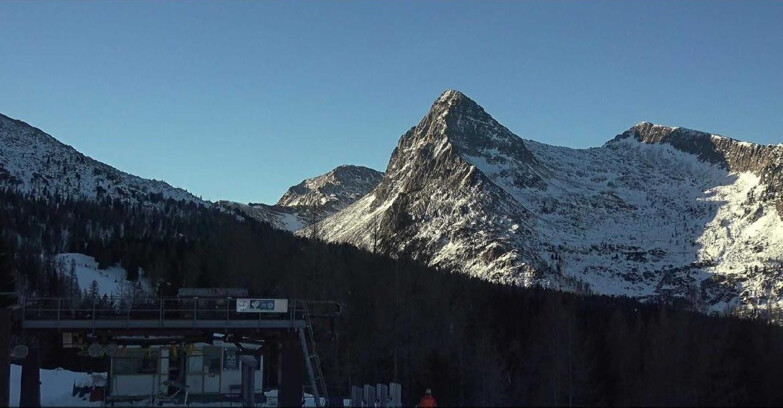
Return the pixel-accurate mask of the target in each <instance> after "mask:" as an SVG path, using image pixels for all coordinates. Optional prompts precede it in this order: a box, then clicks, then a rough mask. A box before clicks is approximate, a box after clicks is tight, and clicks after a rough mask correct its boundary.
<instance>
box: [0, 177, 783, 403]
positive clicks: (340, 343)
mask: <svg viewBox="0 0 783 408" xmlns="http://www.w3.org/2000/svg"><path fill="white" fill-rule="evenodd" d="M0 226H2V234H0V238H2V241H3V242H2V243H0V244H1V245H0V282H2V283H3V285H5V286H4V287H3V289H2V290H3V291H5V290H6V288H7V287H9V285H13V284H14V282H13V281H12V279H16V285H19V286H20V287H21V288H22V289H23V291H24V292H25V293H26V294H38V295H51V296H54V295H59V294H62V293H63V291H65V290H66V289H67V287H68V285H66V284H64V283H63V282H64V277H63V276H61V275H60V274H58V272H57V269H56V268H55V267H54V266H53V262H52V255H54V254H58V253H63V252H79V253H84V254H87V255H90V256H93V257H95V258H96V259H97V260H98V262H99V264H100V265H101V266H102V267H107V266H111V265H115V264H118V263H119V264H121V265H122V266H123V267H125V268H126V269H127V270H128V271H130V274H129V275H130V276H129V277H130V278H132V279H135V278H136V276H134V275H135V273H134V272H136V271H138V270H139V268H141V269H142V270H143V271H144V272H145V276H146V277H148V278H150V279H153V280H156V281H158V282H161V283H162V284H161V285H160V286H159V292H160V293H159V295H172V294H175V293H176V290H177V288H179V287H183V286H188V287H215V286H222V287H247V288H250V290H251V294H253V295H254V296H259V297H287V298H299V299H312V300H317V299H323V300H335V301H340V302H342V303H344V304H345V305H346V308H345V310H344V312H343V314H342V316H341V317H339V318H337V319H335V321H334V323H333V324H330V323H329V322H325V323H324V324H321V325H319V326H318V327H316V336H317V337H318V341H319V345H318V347H319V352H320V354H321V359H322V363H323V369H324V374H325V375H326V377H327V379H328V382H329V386H330V391H331V392H332V393H336V394H339V393H343V394H345V395H347V394H348V392H349V387H350V385H361V384H365V383H368V384H373V383H378V382H391V381H394V382H398V383H401V384H402V386H403V400H404V402H405V403H406V404H411V405H412V404H414V403H416V401H418V398H419V397H420V396H421V394H422V393H423V391H424V389H425V388H431V389H432V390H433V394H434V395H435V397H436V398H437V399H438V402H439V404H440V405H442V406H452V405H462V406H498V405H514V406H518V405H569V406H571V405H581V406H585V405H611V406H619V405H696V406H699V405H780V404H781V403H783V388H782V387H780V385H779V384H778V382H779V377H778V375H777V372H778V369H779V368H780V367H783V346H782V345H783V329H781V328H780V327H777V326H774V325H770V324H767V323H765V322H762V321H752V320H740V319H737V318H733V317H716V316H706V315H703V314H699V313H695V312H692V311H689V310H685V309H683V308H678V307H675V306H671V305H654V304H641V303H638V302H636V301H634V300H631V299H626V298H612V297H606V296H579V295H574V294H569V293H562V292H555V291H550V290H544V289H540V288H518V287H508V286H501V285H497V284H491V283H487V282H484V281H481V280H478V279H475V278H471V277H468V276H465V275H460V274H455V273H451V272H450V271H448V270H438V269H433V268H429V267H426V266H424V265H421V264H418V263H416V262H414V261H412V260H410V259H408V258H407V257H406V256H405V255H404V254H402V255H400V256H398V257H395V258H392V257H389V256H385V255H383V254H372V253H369V252H366V251H362V250H359V249H356V248H354V247H351V246H348V245H337V244H327V243H324V242H321V241H318V240H317V239H316V240H312V239H305V238H300V237H295V236H293V235H291V234H289V233H286V232H281V231H277V230H274V229H272V228H271V227H270V226H269V225H266V224H262V223H259V222H256V221H253V220H250V219H247V218H245V217H242V216H241V215H238V214H235V213H229V212H226V211H225V210H220V209H218V208H214V207H213V208H206V207H203V206H199V205H197V204H183V203H179V202H175V201H165V200H163V199H162V198H161V197H154V196H151V197H149V201H148V202H147V203H145V204H128V203H126V202H123V201H120V200H109V199H99V200H98V201H97V202H93V201H80V200H73V199H69V198H67V197H57V196H54V197H48V198H46V199H39V198H33V197H29V196H24V195H22V194H19V193H16V192H12V191H2V192H0ZM5 300H8V299H5ZM60 363H63V361H62V360H58V357H57V355H56V353H55V352H50V353H48V354H47V355H46V356H45V361H44V365H45V366H47V365H48V366H57V365H59V364H60ZM69 364H77V363H74V362H73V361H71V362H69ZM74 368H77V369H78V368H79V367H74Z"/></svg>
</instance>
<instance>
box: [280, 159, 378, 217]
mask: <svg viewBox="0 0 783 408" xmlns="http://www.w3.org/2000/svg"><path fill="white" fill-rule="evenodd" d="M382 178H383V173H381V172H379V171H376V170H373V169H371V168H368V167H363V166H351V165H343V166H339V167H337V168H335V169H334V170H332V171H330V172H328V173H326V174H324V175H321V176H318V177H313V178H310V179H307V180H304V181H302V182H301V183H299V184H297V185H295V186H293V187H291V188H289V189H288V191H286V193H285V194H283V197H281V198H280V200H279V201H278V202H277V205H279V206H283V207H310V208H318V209H320V210H321V211H323V212H324V213H328V214H332V213H334V212H337V211H340V210H342V209H343V208H345V207H347V206H349V205H350V204H353V202H355V201H356V200H358V199H359V198H361V197H363V196H364V195H366V194H367V193H369V192H370V191H372V189H374V188H375V187H376V186H377V185H378V183H380V182H381V179H382Z"/></svg>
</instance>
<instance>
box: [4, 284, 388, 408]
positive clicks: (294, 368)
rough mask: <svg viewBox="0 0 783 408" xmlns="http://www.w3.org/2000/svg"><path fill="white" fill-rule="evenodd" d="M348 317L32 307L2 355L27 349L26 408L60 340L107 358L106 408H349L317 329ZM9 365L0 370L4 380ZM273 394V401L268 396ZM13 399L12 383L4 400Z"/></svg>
mask: <svg viewBox="0 0 783 408" xmlns="http://www.w3.org/2000/svg"><path fill="white" fill-rule="evenodd" d="M341 312H342V307H341V305H340V304H338V303H336V302H323V301H320V302H312V301H302V300H293V299H258V298H251V297H249V296H248V292H247V290H245V289H181V290H180V292H179V295H178V296H177V297H171V298H133V299H106V298H104V299H94V300H92V301H91V302H90V303H89V304H84V302H79V301H72V300H71V299H68V298H28V299H21V300H20V302H19V305H18V306H17V307H15V308H14V309H5V310H3V313H2V315H0V319H3V320H5V321H3V322H0V323H3V324H6V323H7V325H6V326H5V327H12V330H10V331H9V330H4V331H3V333H0V348H1V347H6V348H8V349H10V348H11V345H12V338H13V339H14V342H15V343H17V344H18V346H17V347H16V348H14V350H23V349H24V352H21V351H20V352H19V353H17V354H16V355H12V356H11V357H12V359H16V362H18V363H20V364H21V365H22V376H21V395H20V401H19V405H20V406H40V391H41V390H40V385H39V380H38V376H39V370H40V347H45V345H43V344H41V343H40V342H39V341H38V340H36V339H37V338H41V339H42V338H44V337H46V338H51V336H52V333H56V334H57V338H61V339H62V347H63V348H78V349H81V350H82V351H81V352H80V353H81V354H83V355H88V356H91V357H96V358H97V357H107V358H106V360H107V361H108V367H107V368H106V371H107V378H106V385H105V387H103V388H102V389H100V392H96V393H95V394H97V395H96V396H95V398H97V399H98V400H100V401H103V404H104V405H115V404H116V405H128V404H141V405H148V404H154V405H163V404H176V405H190V404H194V403H195V404H210V405H211V404H212V403H215V404H221V405H222V404H224V403H227V404H231V405H234V406H237V405H242V406H270V405H277V406H302V403H303V401H304V402H307V401H306V399H307V398H309V400H310V403H308V404H307V405H312V406H325V405H337V406H343V398H342V397H340V398H334V399H330V398H329V393H328V391H327V387H326V384H327V382H326V380H325V379H324V375H323V372H322V370H321V363H320V358H319V356H318V353H317V351H316V344H315V339H314V331H313V323H312V319H313V318H329V319H333V318H336V317H338V316H339V315H340V314H341ZM19 339H23V340H22V341H24V342H26V343H27V344H25V345H24V346H22V345H21V343H20V340H19ZM20 347H23V348H20ZM6 357H7V354H6ZM8 364H9V360H8V359H7V358H6V359H4V360H0V365H5V367H0V371H3V370H5V372H7V367H8ZM3 388H4V389H3ZM270 389H274V390H276V394H275V395H274V398H270V397H269V396H270V393H269V392H267V393H266V394H265V393H264V392H265V391H269V390H270ZM7 395H8V381H7V380H5V384H0V397H3V396H7ZM6 399H7V397H6ZM270 399H275V400H274V401H273V400H270ZM338 400H339V401H338ZM384 403H385V401H384V402H382V404H384ZM384 405H385V404H384Z"/></svg>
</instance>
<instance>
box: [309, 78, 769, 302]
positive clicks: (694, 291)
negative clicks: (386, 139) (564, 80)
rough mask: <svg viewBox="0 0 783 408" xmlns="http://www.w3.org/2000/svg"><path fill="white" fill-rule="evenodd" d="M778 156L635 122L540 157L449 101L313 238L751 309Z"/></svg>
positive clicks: (765, 296)
mask: <svg viewBox="0 0 783 408" xmlns="http://www.w3.org/2000/svg"><path fill="white" fill-rule="evenodd" d="M781 151H783V149H781V148H780V147H779V146H760V145H754V144H750V143H743V142H738V141H735V140H733V139H729V138H724V137H718V136H715V135H709V134H706V133H703V132H697V131H692V130H688V129H683V128H675V127H666V126H658V125H653V124H651V123H647V122H643V123H640V124H638V125H636V126H634V127H632V128H631V129H630V130H629V131H627V132H625V133H623V134H621V135H619V136H617V137H616V138H615V139H614V140H611V141H610V142H607V143H606V145H604V146H602V147H599V148H591V149H569V148H564V147H555V146H549V145H545V144H542V143H537V142H534V141H530V140H522V139H520V138H519V137H517V136H516V135H513V134H512V133H511V132H510V131H508V129H506V128H505V127H503V126H502V125H500V124H498V123H497V122H496V121H494V119H492V118H491V117H490V116H489V115H488V114H486V112H484V110H483V109H481V108H480V107H478V105H476V104H475V102H473V101H471V100H470V99H469V98H467V97H466V96H465V95H463V94H461V93H459V92H457V91H447V92H445V93H444V94H443V95H442V96H441V97H440V98H438V100H436V101H435V103H434V104H433V107H432V109H431V110H430V112H429V113H428V114H427V115H426V116H425V117H424V119H422V121H421V122H420V123H419V124H418V125H417V126H416V127H414V128H413V129H411V130H410V131H409V132H407V133H406V134H405V135H403V136H402V138H401V139H400V142H399V144H398V146H397V148H396V149H395V151H394V153H393V154H392V157H391V159H390V161H389V166H388V168H387V171H386V174H385V176H384V179H383V181H382V182H381V183H380V184H379V185H378V187H377V188H376V189H375V190H374V191H373V192H372V193H370V194H368V195H367V196H365V197H364V198H362V199H361V200H359V201H357V202H356V203H354V204H353V205H351V206H349V207H347V208H346V209H344V210H343V211H341V212H339V213H337V214H334V215H332V216H331V217H329V218H327V219H326V220H324V221H323V222H321V223H320V224H318V226H317V227H318V229H319V231H318V232H319V233H320V235H321V237H322V238H325V239H327V240H330V241H340V242H349V243H352V244H355V245H357V246H360V247H364V248H367V249H370V250H375V251H384V252H388V253H391V254H398V253H405V254H407V255H409V256H412V257H414V258H415V259H419V260H422V261H425V262H427V263H429V264H430V265H433V266H449V267H453V268H456V269H457V270H460V271H462V272H464V273H468V274H471V275H474V276H480V277H483V278H486V279H489V280H492V281H497V282H503V283H511V284H518V285H533V284H535V285H542V286H547V287H555V288H561V289H566V290H576V291H591V292H595V293H601V294H609V295H627V296H632V297H637V298H640V299H646V300H656V299H670V298H682V299H686V300H687V301H689V302H691V303H692V304H694V305H695V306H697V307H699V308H700V309H701V310H704V311H718V312H721V311H728V310H730V309H732V308H735V307H737V306H738V305H739V306H740V307H747V308H756V307H760V305H764V304H767V302H773V303H775V304H778V303H780V302H781V294H783V281H781V279H780V278H781V277H783V276H781V275H783V219H782V218H781V216H780V213H779V211H780V207H779V205H780V204H779V203H780V198H781V194H779V192H780V191H781V190H780V188H781V184H783V183H780V182H779V181H780V180H781V179H780V175H781V174H782V173H783V172H781V171H780V169H781V167H780V166H781V163H783V162H782V161H781ZM310 232H311V231H308V229H304V230H302V231H300V232H299V233H300V234H302V235H306V234H308V233H310ZM757 269H758V270H759V272H757ZM763 271H766V272H763Z"/></svg>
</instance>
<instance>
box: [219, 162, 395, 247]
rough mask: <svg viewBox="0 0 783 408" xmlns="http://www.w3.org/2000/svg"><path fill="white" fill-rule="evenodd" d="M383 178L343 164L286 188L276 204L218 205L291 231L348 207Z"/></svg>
mask: <svg viewBox="0 0 783 408" xmlns="http://www.w3.org/2000/svg"><path fill="white" fill-rule="evenodd" d="M382 178H383V173H381V172H379V171H376V170H373V169H371V168H368V167H362V166H351V165H343V166H339V167H337V168H335V169H333V170H331V171H330V172H328V173H326V174H323V175H320V176H317V177H313V178H309V179H307V180H303V181H302V182H301V183H299V184H297V185H295V186H293V187H291V188H289V189H288V191H286V193H285V194H283V196H282V197H281V198H280V200H279V201H278V202H277V204H275V205H267V204H258V203H250V204H240V203H235V202H230V201H221V202H220V204H222V205H224V206H226V207H229V208H233V209H235V210H239V211H240V212H242V213H244V214H246V215H248V216H250V217H252V218H255V219H257V220H260V221H265V222H268V223H270V224H272V225H273V226H274V227H276V228H278V229H282V230H287V231H291V232H294V231H297V230H299V229H302V228H304V227H305V226H307V225H311V224H313V223H314V222H316V221H318V220H321V219H323V218H325V217H327V216H329V215H331V214H334V213H336V212H338V211H340V210H342V209H344V208H345V207H347V206H349V205H350V204H352V203H353V202H355V201H356V200H358V199H359V198H361V197H363V196H364V195H366V194H367V193H369V192H370V191H372V190H373V189H374V188H375V187H376V186H377V185H378V183H380V182H381V179H382Z"/></svg>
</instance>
